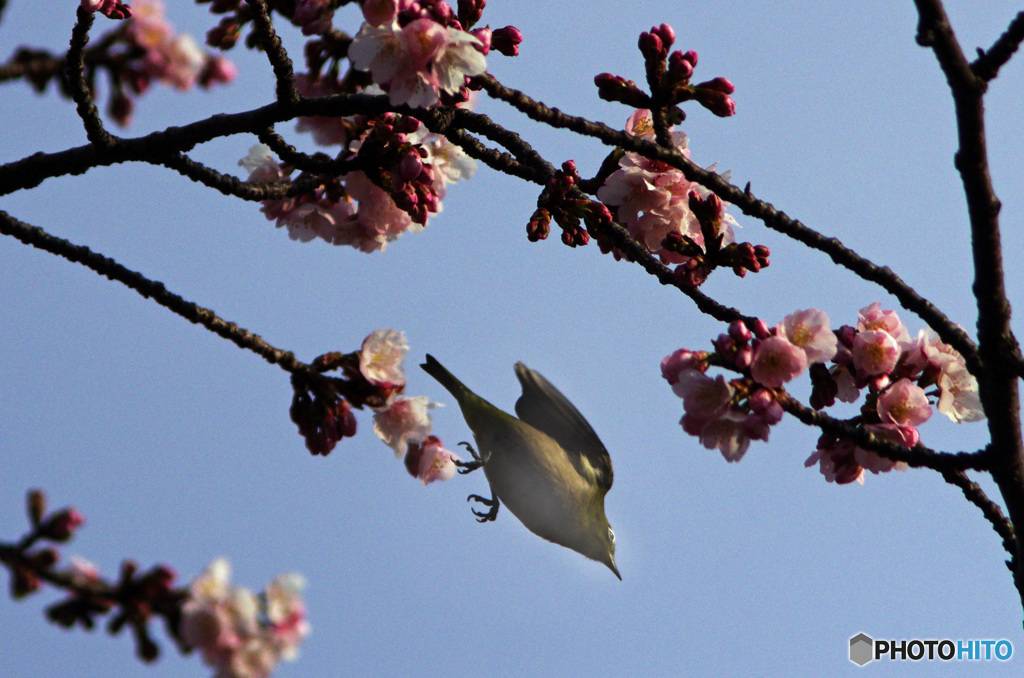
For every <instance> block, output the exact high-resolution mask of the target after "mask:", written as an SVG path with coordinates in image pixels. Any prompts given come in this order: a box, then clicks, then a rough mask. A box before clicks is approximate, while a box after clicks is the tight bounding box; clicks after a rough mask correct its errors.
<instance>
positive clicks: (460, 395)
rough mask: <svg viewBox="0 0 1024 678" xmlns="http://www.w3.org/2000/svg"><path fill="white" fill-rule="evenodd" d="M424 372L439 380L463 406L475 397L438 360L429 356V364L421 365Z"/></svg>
mask: <svg viewBox="0 0 1024 678" xmlns="http://www.w3.org/2000/svg"><path fill="white" fill-rule="evenodd" d="M420 367H422V368H423V371H424V372H426V373H427V374H429V375H430V376H432V377H433V378H434V379H437V381H438V383H439V384H441V386H444V387H445V388H446V389H447V390H448V392H449V393H451V394H452V395H453V396H455V399H456V400H457V401H459V404H460V405H461V404H462V403H463V401H464V400H466V399H467V398H469V397H471V396H473V392H472V391H470V390H469V389H468V388H466V385H465V384H463V383H462V382H461V381H459V380H458V379H457V378H456V377H455V375H454V374H452V373H451V372H449V371H448V370H447V369H446V368H445V366H444V365H442V364H441V363H439V362H438V361H437V359H436V358H435V357H434V356H432V355H430V354H429V353H428V354H427V362H425V363H423V364H422V365H420Z"/></svg>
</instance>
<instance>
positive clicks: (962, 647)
mask: <svg viewBox="0 0 1024 678" xmlns="http://www.w3.org/2000/svg"><path fill="white" fill-rule="evenodd" d="M1012 656H1013V643H1011V642H1010V641H1008V640H1005V639H1003V640H992V639H990V638H986V639H984V640H976V639H971V640H918V639H916V638H915V639H912V640H906V639H904V640H875V639H874V638H872V637H871V636H869V635H868V634H866V633H858V634H857V635H855V636H853V637H852V638H850V661H851V662H853V663H854V664H856V665H857V666H864V665H865V664H867V663H868V662H870V661H873V660H875V659H883V658H888V659H889V660H890V661H906V660H908V659H909V660H910V661H915V662H916V661H920V660H922V659H924V660H926V661H935V660H937V659H938V660H942V661H944V662H948V661H991V660H993V659H997V660H999V661H1007V660H1008V659H1009V658H1010V657H1012Z"/></svg>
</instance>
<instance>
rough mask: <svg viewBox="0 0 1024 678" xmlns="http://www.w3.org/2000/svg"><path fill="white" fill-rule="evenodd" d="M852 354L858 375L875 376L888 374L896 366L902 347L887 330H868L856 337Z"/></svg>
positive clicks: (851, 350)
mask: <svg viewBox="0 0 1024 678" xmlns="http://www.w3.org/2000/svg"><path fill="white" fill-rule="evenodd" d="M850 354H851V356H852V358H853V366H854V367H855V368H856V370H857V376H860V377H873V376H877V375H882V374H888V373H889V372H891V371H892V368H894V367H896V361H898V360H899V357H900V347H899V344H897V343H896V339H894V338H893V336H892V335H891V334H889V333H888V332H886V331H885V330H866V331H862V332H858V333H857V336H856V337H854V339H853V347H852V348H851V349H850Z"/></svg>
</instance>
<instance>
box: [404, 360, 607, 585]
mask: <svg viewBox="0 0 1024 678" xmlns="http://www.w3.org/2000/svg"><path fill="white" fill-rule="evenodd" d="M420 367H422V368H423V369H424V371H426V373H427V374H429V375H430V376H432V377H433V378H434V379H437V381H438V382H440V384H441V385H442V386H444V387H445V388H446V389H447V390H448V391H449V392H450V393H451V394H452V395H453V396H455V400H457V401H458V403H459V407H460V408H461V409H462V416H463V417H464V418H465V419H466V424H467V425H468V426H469V428H470V429H471V430H472V431H473V437H474V438H475V439H476V445H477V450H474V449H473V448H471V447H470V448H469V450H470V452H471V453H472V454H473V457H474V459H475V461H473V462H469V463H465V464H460V465H461V466H463V467H464V468H465V469H466V470H465V471H463V472H465V473H468V472H469V471H472V470H474V469H476V468H480V467H481V466H482V467H483V469H484V475H485V476H487V482H488V483H490V486H491V493H492V495H493V498H492V499H485V498H483V497H480V496H478V495H475V494H474V495H470V497H469V498H470V499H474V500H476V501H479V502H481V503H483V504H485V505H486V506H489V507H491V510H490V511H488V512H487V513H483V512H479V511H477V510H476V509H474V510H473V513H474V514H476V515H477V516H478V517H479V519H480V522H487V521H488V520H494V519H495V518H496V517H497V515H498V506H499V502H503V503H504V504H505V505H506V506H508V508H509V510H510V511H512V513H513V514H514V515H515V516H516V518H519V520H520V521H521V522H522V523H523V525H525V526H526V528H527V529H528V530H530V532H533V533H534V534H536V535H537V536H539V537H543V538H544V539H547V540H548V541H553V542H554V543H556V544H560V545H562V546H565V547H567V548H570V549H572V550H573V551H576V552H577V553H582V554H583V555H585V556H586V557H588V558H591V559H592V560H596V561H598V562H600V563H604V564H605V565H607V566H608V569H610V570H611V571H612V572H614V573H615V576H616V577H618V578H619V579H622V575H620V574H619V570H618V568H617V567H616V566H615V533H614V532H612V528H611V526H610V525H609V524H608V518H607V517H605V514H604V496H605V495H606V494H607V493H608V490H609V489H611V486H612V460H611V457H610V456H609V455H608V450H606V449H605V447H604V445H603V444H602V443H601V441H600V439H599V438H598V437H597V434H596V433H594V429H593V428H591V427H590V424H588V423H587V420H586V419H584V418H583V415H582V414H580V412H579V410H577V409H576V408H575V407H574V406H573V404H572V403H570V402H569V400H568V399H567V398H566V397H565V396H564V395H562V394H561V392H560V391H559V390H558V389H556V388H555V387H554V386H552V385H551V383H550V382H548V380H547V379H545V378H544V377H542V376H541V375H540V374H539V373H538V372H536V371H534V370H531V369H530V368H528V367H527V366H526V365H524V364H522V363H516V365H515V370H516V376H517V377H519V382H520V383H521V384H522V386H523V395H522V396H521V397H520V398H519V400H517V401H516V414H518V415H519V418H518V419H516V418H515V417H513V416H512V415H510V414H507V413H505V412H502V411H501V410H499V409H498V408H497V407H495V406H494V405H492V404H490V403H489V402H487V401H486V400H484V399H483V398H481V397H480V396H478V395H477V394H475V393H473V392H472V391H470V390H469V389H468V388H467V387H466V386H465V384H463V383H462V382H461V381H459V380H458V379H456V378H455V377H454V376H453V375H452V373H451V372H449V371H448V370H446V369H445V368H444V366H443V365H441V363H439V362H438V361H437V360H435V359H434V357H433V356H431V355H428V356H427V361H426V362H425V363H423V364H422V365H420ZM467 447H469V446H468V445H467Z"/></svg>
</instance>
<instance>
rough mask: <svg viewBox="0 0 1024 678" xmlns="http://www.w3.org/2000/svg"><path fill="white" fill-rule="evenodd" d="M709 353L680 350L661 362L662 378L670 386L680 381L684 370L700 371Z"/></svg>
mask: <svg viewBox="0 0 1024 678" xmlns="http://www.w3.org/2000/svg"><path fill="white" fill-rule="evenodd" d="M706 357H707V353H704V352H700V351H690V350H689V349H685V348H680V349H678V350H676V351H673V352H672V353H670V354H669V355H667V356H665V357H664V358H662V360H661V376H662V378H663V379H665V381H667V382H668V383H669V385H670V386H672V385H675V384H676V382H678V381H679V375H680V374H681V373H682V372H683V370H690V369H698V370H699V369H700V366H701V364H702V361H703V360H704V359H705V358H706Z"/></svg>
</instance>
